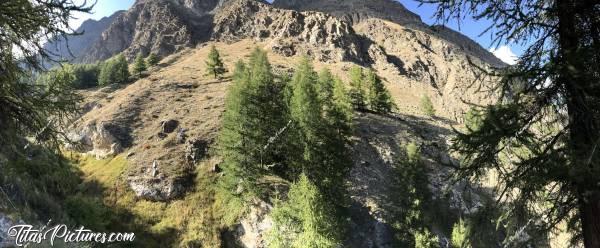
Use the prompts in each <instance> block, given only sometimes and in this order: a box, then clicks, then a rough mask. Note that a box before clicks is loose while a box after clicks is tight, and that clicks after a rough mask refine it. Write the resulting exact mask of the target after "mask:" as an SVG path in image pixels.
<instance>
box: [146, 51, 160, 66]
mask: <svg viewBox="0 0 600 248" xmlns="http://www.w3.org/2000/svg"><path fill="white" fill-rule="evenodd" d="M158 62H159V59H158V57H157V56H156V54H154V53H150V55H148V58H146V63H147V64H148V66H155V65H157V64H158Z"/></svg>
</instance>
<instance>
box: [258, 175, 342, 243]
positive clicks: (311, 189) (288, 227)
mask: <svg viewBox="0 0 600 248" xmlns="http://www.w3.org/2000/svg"><path fill="white" fill-rule="evenodd" d="M332 209H333V208H332V206H330V203H329V201H327V200H326V199H325V198H324V196H323V195H322V194H321V193H320V191H319V189H318V188H317V186H316V185H315V184H313V183H312V182H311V181H310V179H308V177H307V176H306V175H304V174H301V175H300V179H299V180H298V182H296V183H294V184H292V185H291V187H290V191H289V193H288V200H287V201H285V202H279V203H277V205H276V206H275V208H274V209H273V211H272V214H271V216H272V218H273V222H274V226H273V229H272V230H271V232H270V233H269V237H268V240H269V247H273V248H279V247H281V248H284V247H294V248H296V247H297V248H304V247H323V248H326V247H339V245H340V244H341V242H342V236H341V234H342V233H341V230H340V229H339V228H338V227H339V224H336V222H338V219H337V218H336V216H335V212H333V211H332Z"/></svg>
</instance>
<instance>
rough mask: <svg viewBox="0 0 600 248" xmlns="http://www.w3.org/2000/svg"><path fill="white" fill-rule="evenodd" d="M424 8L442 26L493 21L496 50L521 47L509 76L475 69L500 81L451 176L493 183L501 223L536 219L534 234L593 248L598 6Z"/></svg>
mask: <svg viewBox="0 0 600 248" xmlns="http://www.w3.org/2000/svg"><path fill="white" fill-rule="evenodd" d="M422 2H428V3H435V4H437V5H438V9H437V14H436V15H437V17H438V18H439V19H441V20H444V21H446V20H448V19H449V18H459V19H460V18H461V17H464V16H469V15H470V16H473V17H475V19H477V20H484V19H485V20H492V22H491V25H490V27H489V28H488V29H486V31H489V30H493V33H492V34H493V38H494V41H495V43H496V44H497V45H500V44H502V43H504V42H510V43H522V44H526V49H525V50H524V52H523V54H522V55H521V56H520V57H519V62H518V64H516V65H515V66H511V67H508V68H504V69H501V70H489V68H486V67H482V66H478V65H477V64H474V71H476V72H479V74H480V75H481V76H482V77H483V76H490V75H491V76H499V77H501V78H502V80H501V82H500V83H499V84H498V85H497V87H496V88H497V90H498V92H499V93H500V94H499V96H500V98H499V99H498V100H499V101H498V103H497V104H495V105H493V106H489V107H486V109H485V111H486V118H485V120H484V121H483V124H482V125H481V128H480V129H479V130H477V131H475V132H469V133H464V134H459V135H458V137H457V139H456V142H455V143H454V144H455V145H454V147H453V148H454V150H455V151H457V152H460V153H462V154H464V155H465V156H466V159H465V163H463V164H462V165H461V168H460V170H459V171H458V173H457V175H456V176H457V177H460V178H470V179H473V180H479V179H480V178H481V177H482V176H485V174H486V173H485V172H488V171H493V172H494V173H498V175H500V176H499V182H498V184H497V188H496V191H497V192H499V195H498V197H500V199H502V200H503V201H502V202H504V203H506V204H507V210H506V212H507V213H508V214H511V215H513V217H521V216H516V215H515V214H516V213H522V212H520V211H514V210H516V209H517V208H525V209H527V211H526V212H527V213H526V215H525V216H531V215H539V216H544V217H543V219H542V221H540V223H539V224H540V225H541V226H542V227H543V228H544V229H546V230H547V231H550V230H552V229H553V228H554V227H556V226H557V225H558V224H559V223H561V222H563V221H566V222H567V223H570V225H569V226H570V229H571V231H573V234H575V235H574V237H575V238H583V244H584V245H585V246H586V247H600V230H599V229H598V228H595V227H596V226H599V225H600V218H598V216H600V209H599V208H597V207H596V206H598V204H599V203H600V152H598V149H597V147H598V144H599V143H600V113H599V112H598V109H600V98H599V96H600V93H599V87H598V85H600V84H599V83H598V82H600V74H599V73H598V72H599V71H600V52H599V49H600V32H599V31H600V29H599V28H600V19H598V18H597V16H598V5H597V3H596V2H594V1H579V0H561V1H550V2H548V1H527V2H523V1H517V0H509V1H500V2H499V1H464V0H463V1H451V0H423V1H422ZM482 77H478V78H482ZM545 127H551V129H550V130H548V128H545ZM507 158H510V159H507ZM517 189H518V190H517ZM515 191H518V193H514V194H513V193H511V192H515ZM501 192H507V194H502V193H501ZM539 206H544V207H543V208H540V207H539ZM579 234H581V235H579ZM579 240H581V239H579ZM574 241H577V239H576V240H574Z"/></svg>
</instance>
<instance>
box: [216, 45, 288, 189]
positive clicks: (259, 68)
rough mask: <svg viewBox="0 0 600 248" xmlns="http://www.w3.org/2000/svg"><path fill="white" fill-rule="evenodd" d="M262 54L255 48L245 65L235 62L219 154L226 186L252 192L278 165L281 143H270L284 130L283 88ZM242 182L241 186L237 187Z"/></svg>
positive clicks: (265, 56) (220, 137)
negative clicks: (257, 181)
mask: <svg viewBox="0 0 600 248" xmlns="http://www.w3.org/2000/svg"><path fill="white" fill-rule="evenodd" d="M274 79H275V78H274V76H273V74H272V72H271V66H270V64H269V62H268V59H267V55H266V53H265V52H264V51H262V50H260V49H256V50H255V51H254V52H253V53H252V56H251V58H250V62H249V63H248V65H245V64H244V63H243V62H238V63H237V64H236V67H235V71H234V75H233V85H232V86H231V88H230V90H229V92H228V95H227V100H226V103H225V114H224V116H223V128H222V130H221V133H220V136H219V151H220V153H221V156H222V157H223V160H224V161H223V167H224V168H223V169H224V171H225V174H226V177H225V179H224V183H225V186H226V187H228V188H229V190H233V191H237V189H236V188H235V187H240V186H241V187H242V189H243V190H244V191H245V192H250V193H255V192H256V191H259V190H260V189H259V188H257V186H256V184H255V183H256V180H257V179H258V178H259V177H261V176H262V175H264V174H265V173H266V172H267V171H268V165H271V164H274V163H276V162H278V158H276V154H278V153H279V152H280V149H281V148H280V146H281V144H280V143H275V144H270V143H269V140H270V138H271V137H273V135H275V134H277V132H278V131H279V130H281V129H282V128H283V127H285V123H286V122H285V121H286V120H285V118H286V114H285V103H284V102H283V86H282V85H281V84H280V83H278V82H276V81H275V80H274ZM240 181H241V184H240Z"/></svg>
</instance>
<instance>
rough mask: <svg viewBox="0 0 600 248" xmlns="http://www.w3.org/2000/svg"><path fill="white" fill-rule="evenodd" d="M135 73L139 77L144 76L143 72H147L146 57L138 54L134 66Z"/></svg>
mask: <svg viewBox="0 0 600 248" xmlns="http://www.w3.org/2000/svg"><path fill="white" fill-rule="evenodd" d="M133 71H134V72H135V74H137V76H138V77H141V76H142V72H144V71H146V61H144V56H143V55H142V53H141V52H140V53H138V55H137V56H136V57H135V62H134V64H133Z"/></svg>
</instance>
